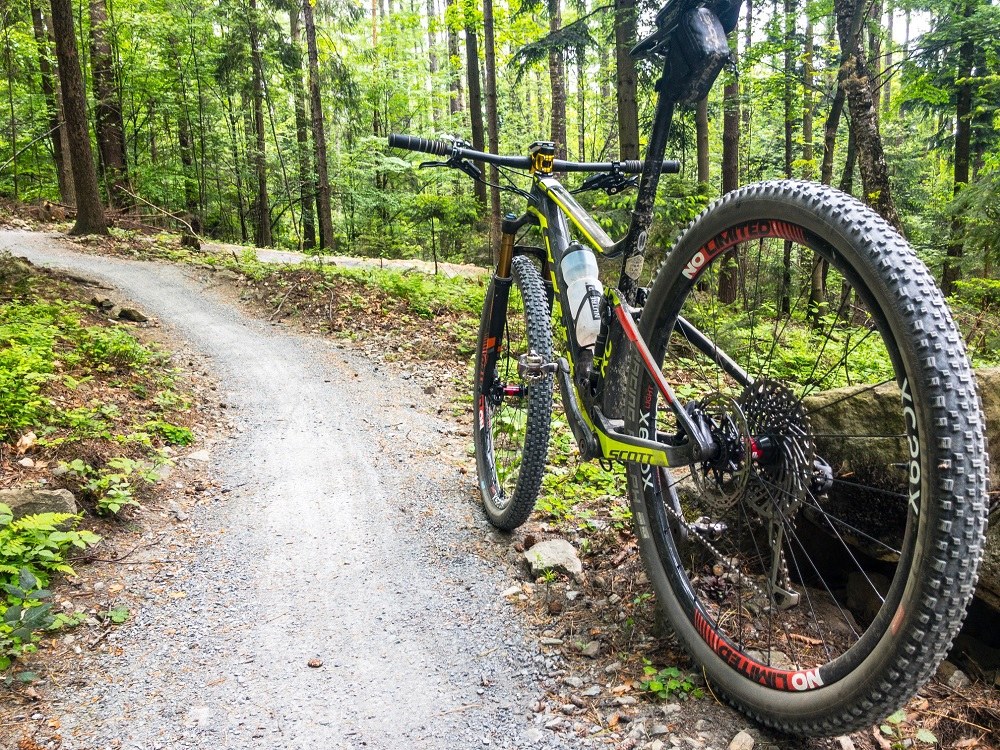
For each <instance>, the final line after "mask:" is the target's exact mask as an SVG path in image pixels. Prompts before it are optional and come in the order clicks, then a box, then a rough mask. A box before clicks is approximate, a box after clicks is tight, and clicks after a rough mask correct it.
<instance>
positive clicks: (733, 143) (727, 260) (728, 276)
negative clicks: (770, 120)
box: [719, 53, 740, 304]
mask: <svg viewBox="0 0 1000 750" xmlns="http://www.w3.org/2000/svg"><path fill="white" fill-rule="evenodd" d="M734 54H735V53H734ZM722 101H723V105H722V106H723V115H722V192H723V194H725V193H728V192H731V191H733V190H735V189H736V188H738V187H739V184H740V83H739V78H737V76H735V75H731V76H730V77H729V79H728V80H727V81H726V87H725V89H724V91H723V95H722ZM739 251H740V246H739V245H737V246H736V247H735V248H734V249H733V251H732V252H730V253H726V255H725V256H723V258H722V268H721V270H720V271H719V301H720V302H724V303H726V304H728V303H730V302H735V301H736V298H737V296H738V294H739Z"/></svg>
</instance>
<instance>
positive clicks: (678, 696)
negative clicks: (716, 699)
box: [639, 659, 705, 700]
mask: <svg viewBox="0 0 1000 750" xmlns="http://www.w3.org/2000/svg"><path fill="white" fill-rule="evenodd" d="M642 661H643V667H642V673H643V675H644V679H643V680H641V681H640V682H639V687H640V688H642V690H643V691H644V692H646V693H648V694H650V695H651V696H652V697H653V698H655V699H657V700H667V699H668V698H670V699H674V700H687V699H688V698H701V697H703V696H704V695H705V691H704V690H702V689H701V688H700V687H696V686H695V684H694V683H693V682H692V681H691V677H690V675H685V674H684V673H683V672H681V671H680V670H679V669H678V668H677V667H664V668H663V669H657V668H656V667H654V666H653V663H652V662H651V661H649V659H643V660H642Z"/></svg>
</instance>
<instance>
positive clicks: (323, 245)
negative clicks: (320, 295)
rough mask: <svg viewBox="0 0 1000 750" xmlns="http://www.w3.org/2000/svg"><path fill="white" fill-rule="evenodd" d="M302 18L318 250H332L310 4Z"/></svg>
mask: <svg viewBox="0 0 1000 750" xmlns="http://www.w3.org/2000/svg"><path fill="white" fill-rule="evenodd" d="M302 17H303V19H305V23H306V45H307V46H308V48H309V98H310V102H309V106H310V109H311V110H312V131H313V145H314V147H315V149H316V212H317V221H318V224H319V246H320V249H322V250H332V249H333V247H334V243H333V214H332V212H331V209H330V178H329V175H328V173H327V165H326V128H325V126H324V124H323V101H322V98H321V97H320V91H319V51H318V50H317V47H316V22H315V20H314V19H313V11H312V4H311V3H310V0H302Z"/></svg>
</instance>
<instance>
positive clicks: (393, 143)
mask: <svg viewBox="0 0 1000 750" xmlns="http://www.w3.org/2000/svg"><path fill="white" fill-rule="evenodd" d="M389 146H390V147H391V148H405V149H409V150H410V151H422V152H424V153H427V154H435V155H436V156H447V157H450V158H455V159H471V160H472V161H481V162H485V163H486V164H495V165H496V166H498V167H510V168H512V169H530V168H531V157H529V156H502V155H498V154H489V153H486V152H485V151H475V150H473V149H471V148H463V147H461V146H456V145H455V144H454V143H450V142H448V141H439V140H430V139H427V138H417V137H416V136H412V135H401V134H399V133H391V134H390V135H389ZM642 167H643V162H641V161H640V160H638V159H627V160H625V161H606V162H604V161H598V162H579V161H563V160H562V159H556V160H555V161H554V162H553V164H552V171H554V172H610V171H612V170H614V169H617V170H618V171H619V172H623V173H625V174H640V173H641V172H642ZM680 169H681V165H680V162H678V161H665V162H663V168H662V169H661V172H669V173H676V172H680Z"/></svg>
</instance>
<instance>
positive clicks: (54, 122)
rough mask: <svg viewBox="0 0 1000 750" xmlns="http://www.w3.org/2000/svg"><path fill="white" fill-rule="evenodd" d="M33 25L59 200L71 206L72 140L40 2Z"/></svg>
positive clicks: (33, 14)
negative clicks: (65, 117)
mask: <svg viewBox="0 0 1000 750" xmlns="http://www.w3.org/2000/svg"><path fill="white" fill-rule="evenodd" d="M31 22H32V27H33V28H34V32H35V43H36V44H37V46H38V69H39V71H40V72H41V75H42V94H43V95H44V96H45V107H46V109H47V110H48V114H49V118H48V125H49V129H50V130H51V131H52V133H51V136H50V137H51V139H52V158H53V159H54V160H55V165H56V180H57V181H58V183H59V199H60V200H61V201H62V202H63V203H65V204H66V205H68V206H72V205H75V204H76V194H75V189H74V187H73V168H72V166H71V164H70V161H71V158H72V157H71V156H70V153H69V139H68V138H67V137H66V128H65V126H64V125H63V114H62V109H63V108H62V91H61V90H60V89H59V86H58V85H57V84H56V81H55V77H54V76H55V71H54V70H53V61H52V58H51V57H50V56H49V55H50V54H51V52H50V49H49V34H48V31H47V30H46V28H45V19H44V17H43V16H42V9H41V7H40V6H39V4H38V0H33V2H32V3H31Z"/></svg>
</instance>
